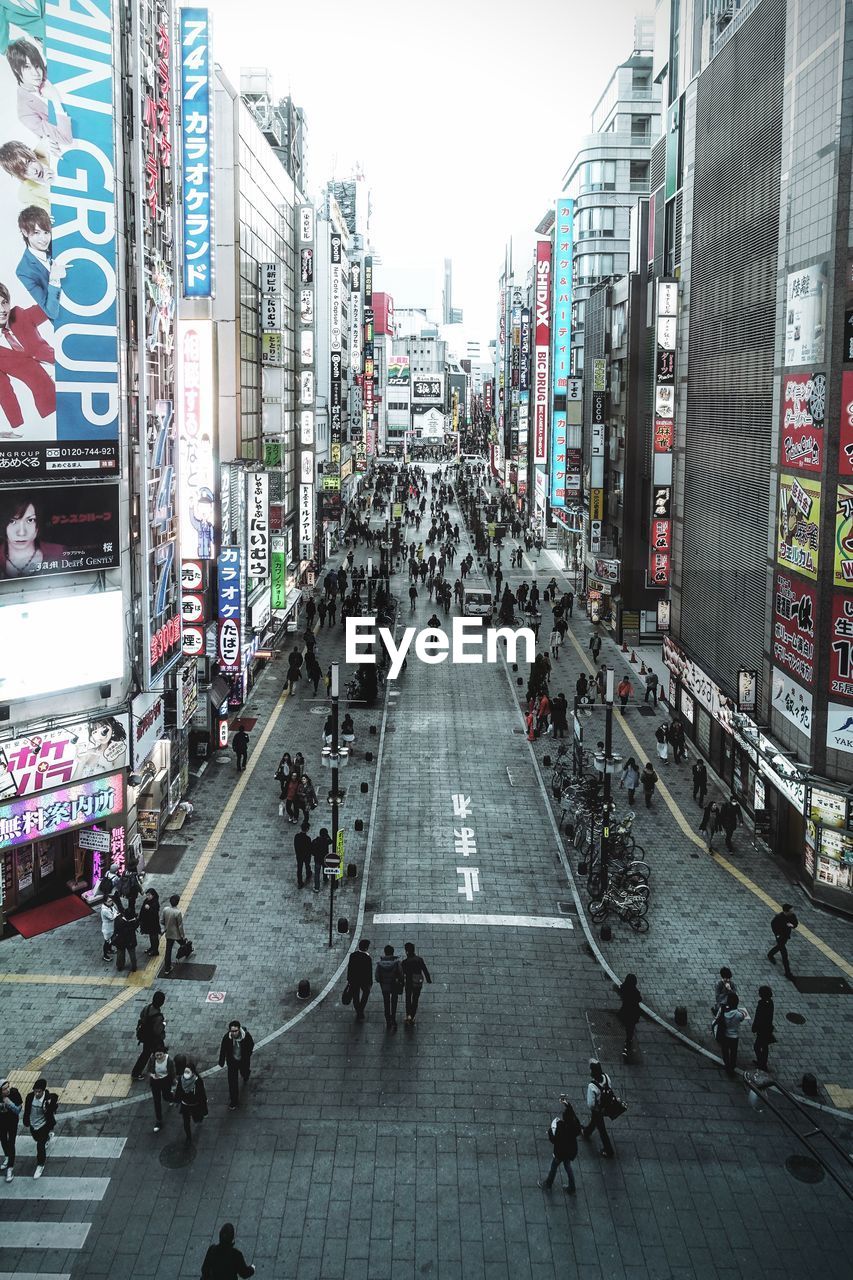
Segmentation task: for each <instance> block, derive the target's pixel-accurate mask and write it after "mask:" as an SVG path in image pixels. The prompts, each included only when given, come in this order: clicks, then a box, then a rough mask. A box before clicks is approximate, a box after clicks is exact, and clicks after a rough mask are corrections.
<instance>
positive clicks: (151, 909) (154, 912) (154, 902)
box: [139, 889, 160, 956]
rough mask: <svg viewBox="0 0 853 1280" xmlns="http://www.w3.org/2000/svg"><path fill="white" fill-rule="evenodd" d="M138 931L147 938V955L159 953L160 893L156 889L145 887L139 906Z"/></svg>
mask: <svg viewBox="0 0 853 1280" xmlns="http://www.w3.org/2000/svg"><path fill="white" fill-rule="evenodd" d="M139 932H140V933H144V934H145V936H146V937H147V938H148V949H147V950H146V952H145V954H146V955H147V956H158V955H159V954H160V895H159V894H158V892H157V890H156V889H146V890H145V897H144V898H143V899H142V906H141V907H140V908H139Z"/></svg>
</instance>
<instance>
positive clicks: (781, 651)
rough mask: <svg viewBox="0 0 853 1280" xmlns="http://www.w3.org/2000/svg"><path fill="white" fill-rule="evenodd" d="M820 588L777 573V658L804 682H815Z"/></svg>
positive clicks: (774, 610) (775, 642) (774, 607)
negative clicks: (816, 588) (816, 631)
mask: <svg viewBox="0 0 853 1280" xmlns="http://www.w3.org/2000/svg"><path fill="white" fill-rule="evenodd" d="M816 618H817V591H816V590H815V588H814V587H810V586H807V585H806V584H805V583H804V582H801V581H800V579H799V578H795V577H793V576H791V575H789V574H787V573H777V575H776V585H775V590H774V592H773V661H774V663H775V664H776V666H777V667H781V669H782V670H783V671H787V672H788V673H789V674H790V675H792V676H794V677H795V678H796V679H797V680H799V681H800V682H801V683H802V684H806V685H809V686H811V685H812V684H813V683H814V637H815V619H816Z"/></svg>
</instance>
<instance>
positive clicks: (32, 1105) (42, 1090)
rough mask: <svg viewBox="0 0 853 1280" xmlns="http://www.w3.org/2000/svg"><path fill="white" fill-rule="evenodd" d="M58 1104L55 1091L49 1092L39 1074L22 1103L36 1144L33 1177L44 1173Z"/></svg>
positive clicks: (25, 1121)
mask: <svg viewBox="0 0 853 1280" xmlns="http://www.w3.org/2000/svg"><path fill="white" fill-rule="evenodd" d="M58 1106H59V1098H58V1097H57V1095H56V1094H55V1093H50V1092H49V1090H48V1087H47V1081H46V1080H45V1078H44V1076H41V1077H40V1078H39V1079H38V1080H36V1082H35V1084H34V1085H33V1087H32V1090H31V1091H30V1092H29V1093H28V1094H27V1100H26V1102H25V1103H24V1124H25V1125H26V1126H27V1128H28V1129H29V1131H30V1133H31V1134H32V1136H33V1141H34V1142H35V1144H36V1170H35V1173H34V1174H33V1177H34V1178H40V1177H41V1175H42V1174H43V1173H44V1166H45V1161H46V1160H47V1144H48V1143H49V1142H50V1139H51V1135H52V1133H53V1129H54V1127H55V1126H56V1108H57V1107H58Z"/></svg>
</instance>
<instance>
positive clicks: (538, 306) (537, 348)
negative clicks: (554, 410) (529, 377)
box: [533, 240, 551, 462]
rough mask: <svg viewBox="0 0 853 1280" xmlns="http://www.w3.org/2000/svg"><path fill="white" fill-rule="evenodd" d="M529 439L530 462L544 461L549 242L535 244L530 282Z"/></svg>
mask: <svg viewBox="0 0 853 1280" xmlns="http://www.w3.org/2000/svg"><path fill="white" fill-rule="evenodd" d="M533 333H534V353H533V433H534V434H533V440H534V454H533V460H534V462H545V461H546V459H547V429H548V396H549V391H550V386H549V380H548V361H549V356H550V351H551V241H550V240H537V242H536V278H535V281H534V330H533Z"/></svg>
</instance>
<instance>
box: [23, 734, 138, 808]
mask: <svg viewBox="0 0 853 1280" xmlns="http://www.w3.org/2000/svg"><path fill="white" fill-rule="evenodd" d="M128 764H129V758H128V717H127V716H126V715H117V716H93V717H92V718H91V719H90V720H81V721H80V722H79V723H76V724H69V725H65V726H64V728H62V729H46V730H44V732H42V733H37V734H30V735H29V736H27V737H24V738H12V739H11V741H9V742H4V743H0V801H2V800H9V799H11V798H13V797H17V796H29V795H34V794H35V793H36V792H39V791H50V790H51V789H52V788H53V787H67V786H68V784H69V783H71V782H79V781H81V779H83V778H96V777H98V776H99V775H100V774H102V773H109V772H110V770H111V769H124V768H126V767H127V765H128Z"/></svg>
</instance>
